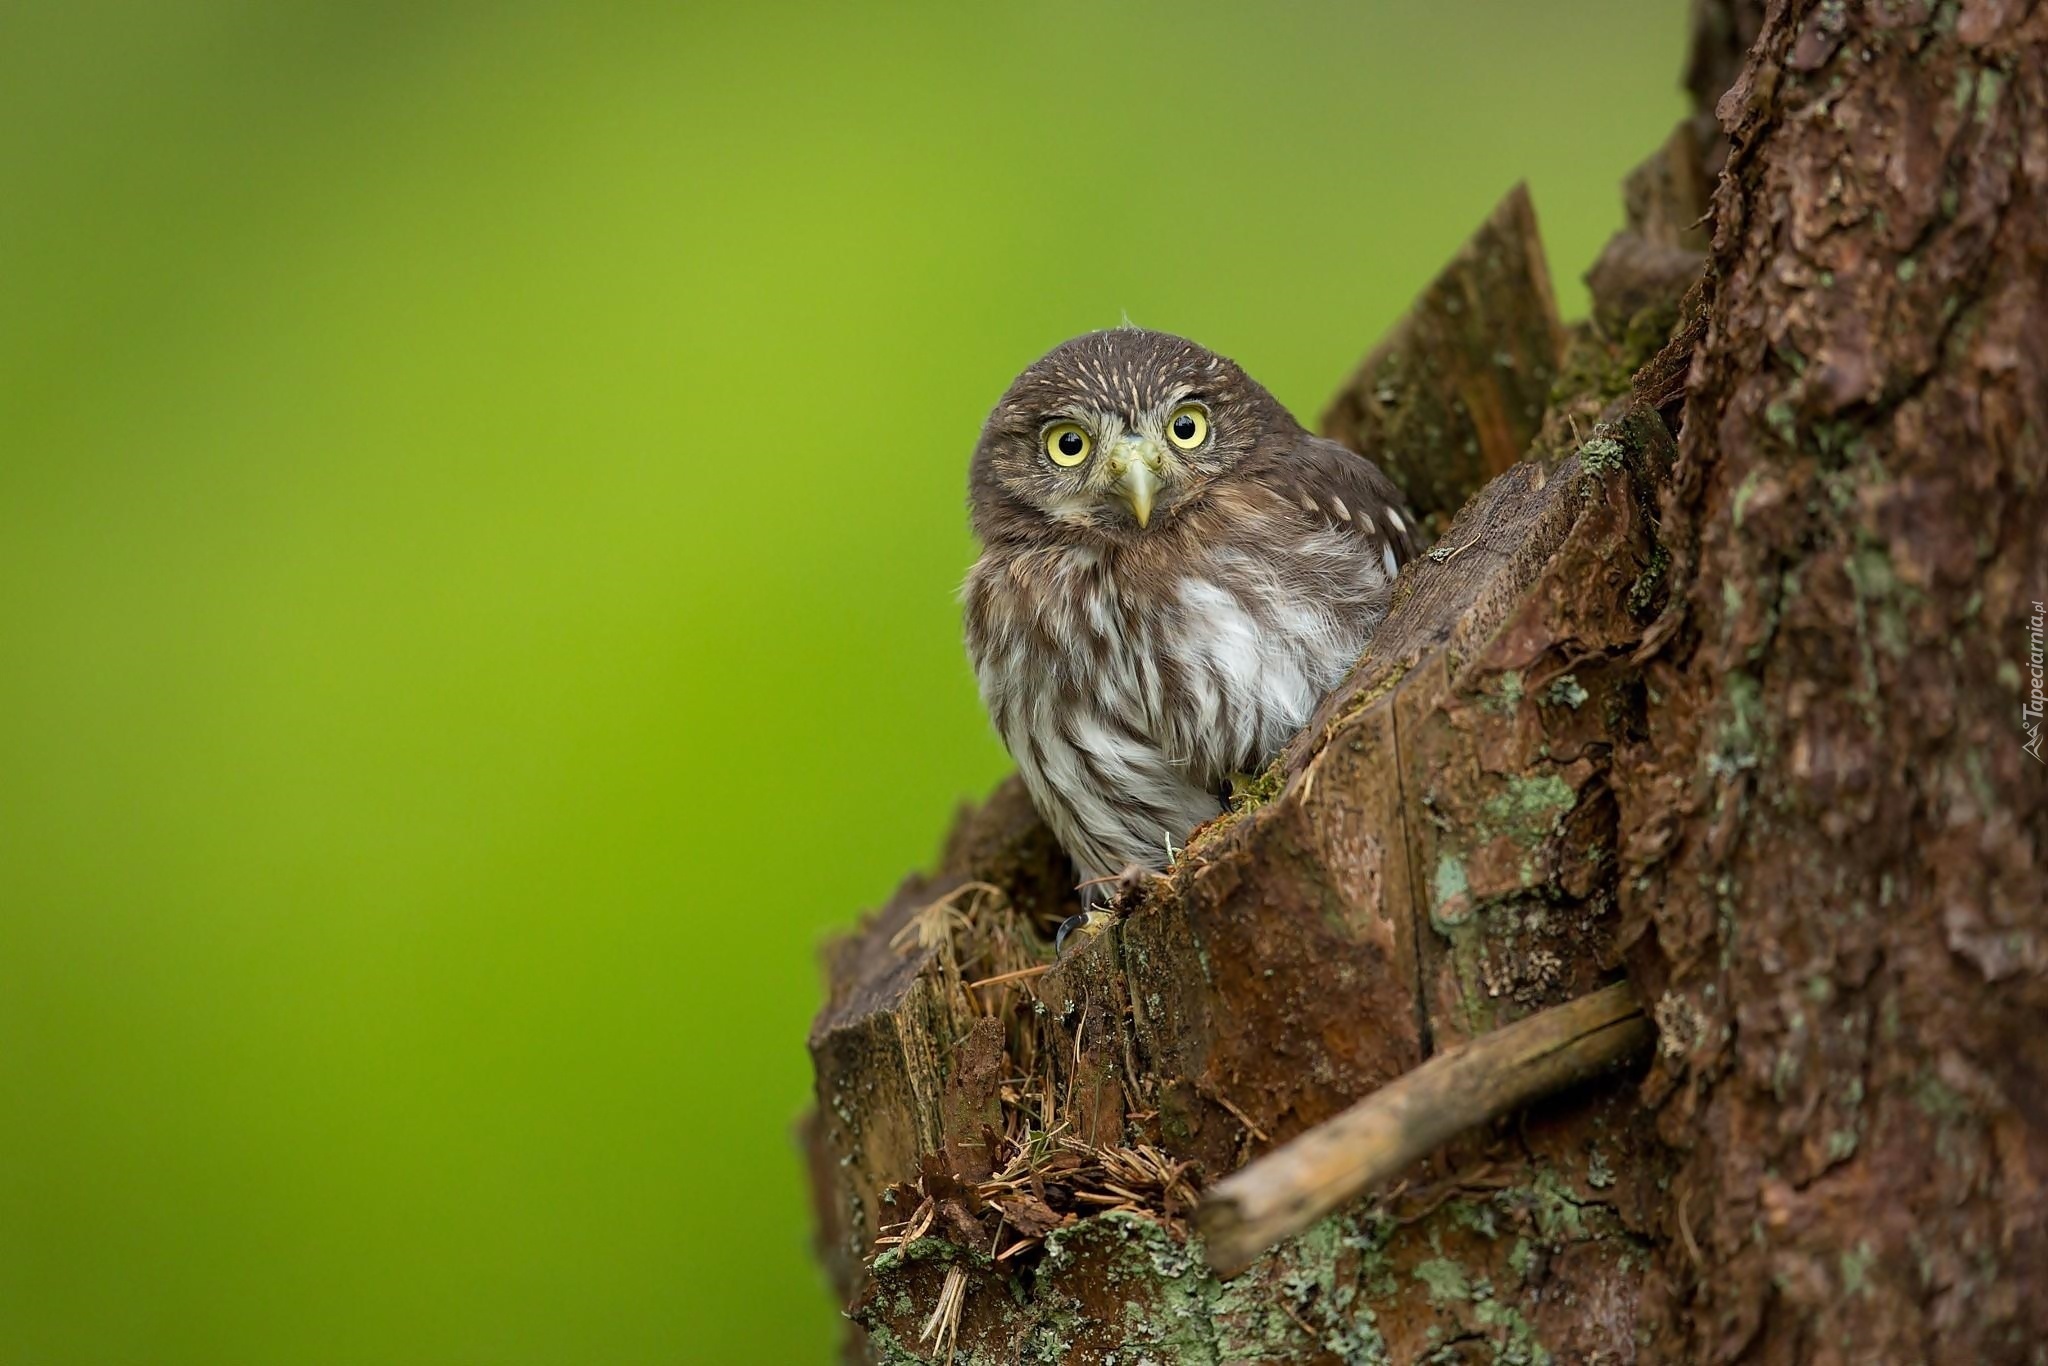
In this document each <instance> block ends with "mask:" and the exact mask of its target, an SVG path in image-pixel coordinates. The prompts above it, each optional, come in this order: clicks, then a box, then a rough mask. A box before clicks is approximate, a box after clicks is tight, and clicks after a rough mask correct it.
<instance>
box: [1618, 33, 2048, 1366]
mask: <svg viewBox="0 0 2048 1366" xmlns="http://www.w3.org/2000/svg"><path fill="white" fill-rule="evenodd" d="M1721 115H1722V120H1723V123H1724V124H1725V125H1726V127H1727V128H1728V130H1729V132H1730V134H1731V136H1732V144H1733V150H1732V153H1731V155H1730V158H1729V162H1728V167H1727V171H1726V174H1725V175H1724V176H1723V178H1722V180H1721V183H1720V187H1719V189H1718V191H1717V192H1716V194H1715V197H1714V215H1713V219H1714V241H1713V264H1712V271H1711V274H1710V277H1709V278H1710V281H1711V285H1710V288H1709V291H1708V311H1709V315H1710V317H1711V325H1710V326H1709V328H1708V330H1707V334H1706V337H1705V340H1704V342H1703V343H1702V345H1701V347H1700V349H1699V351H1698V353H1697V356H1696V358H1695V362H1694V369H1693V377H1692V382H1691V385H1690V392H1689V394H1688V396H1687V401H1686V414H1685V423H1684V430H1683V434H1682V438H1681V442H1680V458H1679V462H1678V466H1677V471H1676V474H1675V477H1674V479H1673V482H1672V486H1671V488H1670V489H1669V490H1668V491H1667V493H1666V494H1665V497H1664V500H1663V504H1662V513H1661V517H1662V522H1663V529H1664V540H1665V544H1666V546H1667V547H1668V548H1669V549H1670V551H1671V554H1672V556H1673V581H1674V597H1673V603H1672V606H1671V608H1670V609H1669V611H1668V612H1667V615H1666V617H1665V619H1664V620H1662V621H1660V622H1659V623H1658V625H1657V627H1656V628H1654V629H1653V631H1652V632H1651V641H1650V643H1649V644H1647V645H1646V646H1645V648H1644V649H1643V651H1642V652H1641V654H1642V656H1643V657H1644V658H1645V660H1646V675H1645V682H1646V685H1647V687H1648V689H1649V690H1650V694H1651V696H1652V697H1653V698H1654V699H1656V700H1655V701H1654V702H1653V704H1652V705H1651V706H1650V707H1649V709H1648V712H1647V719H1648V723H1649V734H1648V738H1647V739H1646V740H1645V741H1644V743H1642V744H1640V745H1638V746H1633V747H1631V748H1630V749H1628V750H1627V751H1626V752H1625V753H1624V754H1623V755H1622V757H1621V758H1620V759H1619V760H1618V761H1617V763H1616V765H1615V776H1616V782H1615V790H1616V797H1617V800H1618V803H1619V807H1620V811H1621V827H1622V832H1623V843H1622V864H1623V876H1622V878H1621V891H1622V896H1621V910H1622V915H1623V920H1624V923H1625V925H1626V926H1627V929H1626V930H1625V931H1624V935H1625V937H1627V938H1630V939H1633V940H1634V941H1635V942H1634V944H1633V947H1632V948H1631V951H1630V953H1629V962H1630V967H1631V971H1632V973H1633V975H1634V976H1635V978H1636V980H1637V982H1638V985H1639V986H1640V987H1641V988H1642V990H1643V992H1644V994H1645V996H1646V998H1648V999H1650V1000H1652V1001H1654V1002H1655V1013H1656V1018H1657V1020H1658V1022H1659V1024H1660V1025H1661V1026H1662V1030H1663V1038H1662V1043H1663V1047H1662V1050H1661V1054H1660V1059H1659V1063H1658V1065H1657V1067H1656V1069H1655V1071H1654V1072H1653V1074H1652V1075H1651V1077H1650V1079H1649V1081H1648V1083H1647V1085H1646V1087H1645V1092H1644V1098H1645V1100H1646V1102H1648V1103H1650V1104H1653V1105H1655V1106H1656V1107H1657V1109H1658V1121H1659V1123H1658V1131H1659V1134H1660V1135H1661V1136H1662V1137H1663V1139H1664V1140H1665V1141H1666V1143H1667V1144H1669V1145H1670V1147H1671V1149H1672V1150H1673V1151H1674V1152H1675V1153H1677V1154H1678V1155H1679V1165H1678V1170H1677V1173H1676V1175H1675V1177H1674V1179H1673V1182H1672V1185H1671V1189H1670V1193H1669V1198H1668V1200H1667V1201H1665V1202H1664V1203H1662V1204H1661V1205H1660V1207H1659V1209H1658V1212H1657V1229H1656V1247H1657V1265H1656V1270H1655V1274H1654V1276H1653V1278H1652V1283H1651V1293H1650V1295H1649V1297H1648V1302H1647V1305H1646V1326H1647V1327H1648V1329H1649V1334H1648V1337H1647V1342H1648V1344H1649V1346H1650V1348H1651V1355H1654V1356H1656V1357H1659V1358H1663V1359H1681V1360H1711V1361H1720V1360H1731V1359H1738V1358H1740V1359H1750V1360H1762V1361H1795V1360H1797V1361H1844V1362H1863V1361H1959V1362H1961V1361H2020V1360H2042V1359H2044V1356H2048V1297H2044V1294H2043V1292H2044V1290H2048V1202H2044V1192H2043V1186H2042V1183H2043V1181H2044V1180H2048V1028H2044V1026H2048V916H2044V904H2048V898H2044V889H2043V868H2042V857H2041V856H2042V852H2043V849H2044V846H2048V775H2044V771H2043V769H2042V768H2041V766H2040V765H2039V763H2038V762H2037V760H2036V759H2035V758H2033V757H2030V756H2029V755H2028V754H2026V753H2024V752H2022V745H2023V744H2024V743H2025V741H2026V738H2027V737H2026V736H2025V735H2024V734H2023V733H2022V730H2021V715H2022V709H2023V707H2024V705H2025V703H2026V700H2027V694H2028V690H2029V688H2030V687H2031V685H2032V683H2033V679H2034V678H2038V675H2033V677H2032V678H2030V677H2029V676H2028V675H2029V669H2028V663H2029V635H2028V631H2029V617H2030V616H2033V615H2034V614H2037V613H2038V612H2039V611H2040V608H2039V606H2038V604H2037V602H2036V601H2035V600H2037V599H2041V598H2044V597H2048V497H2044V494H2048V488H2044V482H2048V194H2044V190H2048V6H2043V5H2041V4H2040V3H2038V0H2036V2H2035V3H2024V0H2005V2H2003V3H2001V2H2000V0H1983V2H1982V3H1964V4H1961V5H1957V4H1954V3H1940V4H1937V3H1932V2H1931V0H1899V2H1898V3H1889V4H1887V3H1880V2H1879V0H1869V2H1868V3H1864V4H1850V5H1846V6H1845V5H1841V4H1798V5H1784V4H1779V5H1774V6H1772V7H1771V12H1770V14H1769V17H1768V19H1767V20H1766V22H1765V23H1764V25H1763V30H1762V34H1761V38H1760V41H1759V43H1758V46H1757V50H1756V51H1755V53H1754V54H1753V55H1752V57H1751V59H1750V62H1749V64H1748V65H1747V67H1746V68H1745V69H1744V70H1743V72H1742V74H1741V76H1740V78H1739V79H1738V80H1737V82H1736V84H1735V86H1734V87H1733V89H1731V90H1730V91H1729V93H1728V95H1727V96H1726V98H1725V99H1724V100H1723V101H1722V102H1721ZM2037 624H2038V619H2037ZM2039 639H2040V637H2039V636H2038V635H2035V636H2034V637H2033V642H2034V643H2033V647H2032V648H2033V649H2035V650H2038V649H2039ZM2033 658H2034V659H2035V660H2038V659H2039V658H2040V656H2039V655H2038V654H2035V655H2033Z"/></svg>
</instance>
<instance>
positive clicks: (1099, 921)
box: [1052, 911, 1116, 955]
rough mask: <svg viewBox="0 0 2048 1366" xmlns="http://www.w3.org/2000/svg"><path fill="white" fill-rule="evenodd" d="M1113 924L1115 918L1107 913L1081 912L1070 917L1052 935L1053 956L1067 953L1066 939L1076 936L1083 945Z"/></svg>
mask: <svg viewBox="0 0 2048 1366" xmlns="http://www.w3.org/2000/svg"><path fill="white" fill-rule="evenodd" d="M1115 923H1116V917H1115V916H1113V915H1111V914H1110V913H1109V912H1108V911H1083V912H1081V913H1080V914H1079V915H1070V916H1068V917H1067V918H1066V919H1065V920H1062V921H1061V922H1060V927H1059V929H1058V930H1057V931H1056V932H1055V933H1054V934H1053V937H1052V951H1053V953H1054V954H1055V955H1058V954H1063V953H1065V952H1066V951H1067V940H1068V939H1070V938H1074V937H1076V936H1078V937H1079V939H1080V940H1081V941H1082V942H1084V943H1085V942H1086V941H1088V940H1090V939H1093V938H1095V936H1096V935H1098V934H1101V933H1102V932H1103V931H1104V930H1106V929H1108V928H1109V927H1110V926H1111V925H1114V924H1115Z"/></svg>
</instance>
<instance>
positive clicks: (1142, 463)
mask: <svg viewBox="0 0 2048 1366" xmlns="http://www.w3.org/2000/svg"><path fill="white" fill-rule="evenodd" d="M1159 464H1160V453H1159V451H1158V449H1157V448H1156V447H1155V446H1154V445H1153V443H1151V442H1149V441H1145V440H1143V439H1141V438H1138V437H1134V436H1127V437H1125V438H1124V439H1123V440H1122V441H1119V442H1118V443H1117V447H1116V450H1115V451H1114V452H1113V453H1112V454H1111V455H1110V458H1109V472H1110V476H1111V478H1113V479H1114V480H1115V481H1116V482H1115V483H1114V484H1113V485H1111V487H1112V488H1113V489H1114V491H1115V493H1116V496H1117V497H1119V498H1121V499H1123V500H1124V502H1125V503H1126V504H1128V505H1129V507H1130V509H1131V515H1132V516H1133V517H1135V518H1137V519H1138V525H1139V527H1141V528H1142V527H1143V526H1144V525H1145V524H1146V523H1147V522H1149V521H1151V520H1152V500H1153V499H1154V498H1156V497H1157V496H1158V494H1159Z"/></svg>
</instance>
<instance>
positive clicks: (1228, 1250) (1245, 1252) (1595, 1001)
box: [1195, 982, 1655, 1276]
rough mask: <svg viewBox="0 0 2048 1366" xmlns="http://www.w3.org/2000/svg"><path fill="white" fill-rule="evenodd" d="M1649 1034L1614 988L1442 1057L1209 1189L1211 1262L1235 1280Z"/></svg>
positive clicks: (1626, 988) (1632, 995) (1633, 1049)
mask: <svg viewBox="0 0 2048 1366" xmlns="http://www.w3.org/2000/svg"><path fill="white" fill-rule="evenodd" d="M1653 1037H1655V1031H1654V1030H1653V1029H1652V1028H1651V1026H1650V1022H1649V1021H1648V1020H1647V1019H1645V1018H1644V1016H1643V1003H1642V999H1641V998H1640V997H1639V996H1637V994H1636V989H1635V988H1634V987H1633V986H1631V985H1630V984H1629V983H1627V982H1617V983H1615V984H1614V985H1613V986H1610V987H1602V988H1601V989H1600V990H1598V991H1595V992H1591V993H1589V994H1587V995H1585V996H1581V997H1579V998H1578V999H1577V1000H1575V1001H1570V1002H1567V1003H1566V1004H1564V1005H1561V1006H1554V1007H1552V1008H1551V1009H1549V1010H1544V1011H1539V1012H1537V1013H1536V1014H1534V1015H1531V1016H1529V1017H1528V1018H1527V1019H1523V1020H1517V1021H1516V1022H1515V1023H1513V1024H1511V1025H1508V1026H1506V1027H1505V1028H1502V1029H1496V1030H1494V1031H1493V1032H1492V1033H1490V1034H1485V1035H1482V1036H1481V1037H1479V1038H1477V1039H1473V1040H1472V1041H1471V1042H1469V1043H1465V1044H1460V1045H1459V1046H1457V1047H1455V1048H1450V1049H1446V1050H1445V1051H1444V1052H1442V1053H1439V1054H1437V1055H1436V1056H1435V1057H1433V1058H1431V1059H1430V1060H1429V1061H1428V1062H1425V1063H1423V1064H1422V1065H1421V1066H1420V1067H1417V1068H1416V1069H1415V1070H1414V1071H1412V1072H1409V1073H1406V1074H1405V1075H1403V1076H1400V1077H1397V1078H1395V1079H1394V1080H1393V1081H1391V1082H1388V1083H1387V1084H1386V1085H1385V1086H1382V1087H1381V1088H1380V1089H1379V1090H1377V1091H1374V1092H1373V1093H1372V1094H1371V1095H1369V1096H1367V1097H1365V1098H1364V1099H1363V1100H1361V1101H1359V1102H1358V1103H1357V1104H1355V1105H1353V1106H1352V1107H1351V1108H1350V1109H1348V1110H1346V1111H1344V1113H1342V1114H1340V1115H1337V1116H1336V1117H1335V1118H1332V1119H1328V1120H1325V1121H1324V1122H1323V1123H1321V1124H1319V1125H1317V1126H1316V1127H1315V1128H1313V1129H1310V1130H1309V1131H1308V1132H1306V1133H1304V1134H1302V1135H1300V1136H1299V1137H1297V1138H1295V1139H1294V1140H1293V1141H1292V1142H1290V1143H1288V1144H1286V1145H1285V1146H1283V1147H1281V1148H1279V1149H1276V1150H1275V1151H1273V1152H1271V1153H1268V1154H1267V1155H1266V1156H1264V1157H1262V1158H1260V1159H1259V1160H1258V1161H1256V1162H1254V1163H1252V1164H1251V1165H1250V1166H1248V1167H1246V1168H1244V1169H1243V1170H1241V1171H1239V1172H1237V1173H1235V1174H1233V1175H1232V1176H1230V1177H1228V1178H1226V1179H1224V1180H1223V1181H1220V1182H1218V1183H1217V1184H1216V1185H1215V1186H1214V1187H1212V1188H1211V1189H1210V1190H1209V1193H1208V1194H1207V1195H1206V1196H1204V1197H1203V1199H1202V1205H1201V1208H1200V1210H1199V1211H1197V1213H1196V1216H1195V1218H1196V1222H1197V1223H1198V1224H1199V1225H1200V1226H1201V1230H1202V1236H1203V1239H1204V1241H1205V1243H1206V1244H1207V1255H1208V1259H1209V1265H1210V1266H1211V1267H1213V1268H1214V1269H1215V1270H1216V1271H1217V1273H1218V1274H1220V1275H1224V1276H1235V1275H1236V1274H1237V1273H1238V1272H1240V1271H1242V1270H1244V1269H1245V1268H1246V1267H1247V1266H1249V1265H1250V1264H1251V1262H1252V1260H1253V1259H1254V1258H1256V1257H1257V1256H1258V1255H1259V1254H1260V1253H1261V1252H1264V1251H1265V1250H1266V1249H1267V1248H1269V1247H1271V1246H1273V1245H1274V1244H1275V1243H1278V1242H1280V1241H1281V1240H1282V1239H1285V1238H1288V1237H1291V1236H1292V1235H1294V1234H1296V1233H1299V1232H1301V1231H1302V1230H1303V1229H1305V1228H1307V1227H1308V1226H1309V1225H1310V1224H1312V1223H1314V1222H1315V1221H1316V1220H1317V1219H1320V1218H1321V1217H1322V1216H1323V1215H1325V1214H1327V1213H1329V1212H1330V1211H1331V1210H1333V1209H1335V1208H1336V1207H1337V1206H1339V1205H1341V1204H1343V1203H1344V1202H1345V1201H1347V1200H1349V1199H1351V1198H1352V1197H1353V1196H1355V1195H1357V1194H1359V1193H1360V1192H1361V1191H1363V1190H1365V1189H1366V1188H1367V1187H1369V1186H1372V1185H1375V1184H1377V1183H1379V1182H1381V1181H1384V1180H1386V1179H1387V1178H1389V1177H1391V1176H1394V1175H1396V1174H1397V1173H1399V1172H1400V1171H1401V1170H1402V1169H1403V1168H1405V1167H1407V1166H1408V1165H1409V1164H1410V1163H1411V1162H1414V1161H1416V1160H1417V1159H1418V1158H1421V1157H1425V1156H1427V1155H1428V1154H1429V1153H1430V1152H1432V1151H1434V1150H1435V1149H1436V1148H1438V1147H1440V1146H1441V1145H1442V1144H1444V1143H1445V1142H1447V1141H1449V1140H1450V1139H1453V1138H1455V1137H1457V1136H1458V1135H1459V1134H1461V1133H1463V1132H1465V1131H1466V1130H1467V1129H1472V1128H1476V1127H1477V1126H1479V1125H1481V1124H1485V1123H1487V1122H1488V1121H1490V1120H1494V1119H1497V1118H1499V1117H1500V1116H1502V1115H1504V1114H1507V1113H1509V1112H1510V1111H1512V1110H1516V1109H1519V1108H1520V1107H1522V1106H1524V1105H1527V1104H1529V1103H1530V1102H1531V1101H1535V1100H1540V1099H1542V1098H1543V1097H1544V1096H1547V1095H1550V1094H1551V1093H1552V1092H1554V1091H1560V1090H1562V1089H1564V1088H1565V1087H1567V1086H1569V1085H1571V1084H1572V1083H1573V1082H1575V1081H1578V1080H1579V1079H1581V1078H1583V1077H1586V1076H1589V1075H1591V1074H1592V1073H1594V1072H1597V1071H1599V1070H1600V1069H1602V1068H1604V1067H1607V1066H1609V1065H1610V1064H1613V1063H1616V1062H1619V1061H1621V1060H1622V1059H1624V1058H1627V1057H1629V1056H1631V1055H1633V1054H1635V1053H1637V1052H1639V1051H1641V1050H1643V1049H1646V1048H1648V1047H1649V1044H1650V1041H1651V1039H1652V1038H1653Z"/></svg>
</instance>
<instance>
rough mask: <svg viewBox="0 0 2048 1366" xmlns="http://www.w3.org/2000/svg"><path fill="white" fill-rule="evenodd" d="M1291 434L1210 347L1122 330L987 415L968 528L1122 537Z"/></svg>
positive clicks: (1163, 520)
mask: <svg viewBox="0 0 2048 1366" xmlns="http://www.w3.org/2000/svg"><path fill="white" fill-rule="evenodd" d="M1300 431H1301V428H1300V426H1299V424H1297V423H1296V422H1295V421H1294V419H1293V417H1292V416H1290V415H1289V414H1288V412H1287V410H1286V409H1285V408H1283V407H1281V406H1280V404H1279V403H1278V401H1276V400H1275V399H1274V398H1273V396H1272V395H1271V394H1269V393H1267V392H1266V391H1265V389H1263V388H1262V387H1260V386H1259V384H1258V383H1257V382H1256V381H1254V380H1253V379H1252V378H1251V377H1250V376H1249V375H1247V374H1245V372H1244V371H1242V370H1240V369H1239V368H1238V367H1237V365H1236V364H1235V363H1234V362H1232V361H1229V360H1226V359H1224V358H1223V357H1222V356H1219V355H1217V354H1216V353H1215V352H1213V351H1209V350H1207V349H1205V348H1203V347H1200V346H1197V345H1195V344H1194V343H1193V342H1191V341H1188V340H1186V339H1184V338H1181V337H1175V336H1170V335H1168V334H1167V333H1164V332H1148V331H1146V330H1144V329H1142V328H1136V327H1120V328H1116V329H1114V330H1112V331H1107V332H1090V333H1089V334H1087V335H1086V336H1082V337H1076V338H1074V339H1073V340H1072V341H1070V342H1064V343H1062V344H1061V345H1059V346H1056V347H1054V348H1053V349H1052V351H1050V352H1049V353H1047V354H1046V355H1045V356H1044V357H1043V358H1042V359H1040V360H1039V361H1038V362H1037V363H1035V364H1034V365H1032V366H1031V368H1030V369H1028V370H1026V371H1025V372H1024V373H1023V374H1021V375H1019V376H1018V377H1017V379H1016V382H1015V383H1013V384H1011V385H1010V388H1009V392H1007V393H1005V394H1004V395H1003V397H1002V401H1001V402H999V403H997V404H996V406H995V411H994V412H992V413H990V414H989V418H988V423H987V425H986V426H984V427H983V428H982V433H981V444H980V445H978V446H977V447H976V448H975V451H974V464H973V468H972V470H971V471H970V473H969V475H968V486H967V491H968V504H969V506H970V508H971V509H972V511H973V515H974V529H975V533H976V534H977V535H979V536H980V537H981V539H982V541H983V542H984V543H987V544H994V543H995V542H997V541H1001V540H1010V539H1023V538H1029V539H1033V540H1043V539H1044V538H1045V537H1046V536H1047V535H1049V534H1050V535H1054V536H1061V537H1064V538H1070V539H1076V540H1109V541H1129V540H1133V539H1135V538H1137V537H1139V536H1142V535H1145V534H1147V531H1148V529H1150V530H1153V531H1156V530H1158V529H1160V528H1162V527H1164V526H1167V525H1170V524H1171V523H1172V522H1173V521H1174V520H1175V519H1176V518H1177V517H1178V516H1180V515H1181V514H1182V513H1183V512H1185V511H1187V510H1188V509H1191V508H1193V507H1195V506H1197V505H1199V504H1200V502H1201V501H1202V499H1203V496H1204V495H1205V494H1206V493H1207V492H1208V491H1209V490H1210V489H1211V488H1212V487H1213V486H1214V485H1215V484H1216V483H1217V481H1219V480H1221V479H1224V478H1226V477H1227V476H1228V475H1229V474H1230V473H1231V472H1232V471H1233V470H1235V469H1237V468H1238V466H1239V465H1240V464H1241V463H1243V462H1244V461H1245V460H1246V459H1247V458H1248V457H1249V456H1250V455H1251V454H1252V453H1253V452H1254V451H1256V450H1258V449H1259V447H1260V445H1261V444H1262V442H1264V441H1265V440H1266V439H1267V437H1268V436H1269V435H1274V436H1284V437H1292V436H1294V435H1296V434H1299V433H1300Z"/></svg>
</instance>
